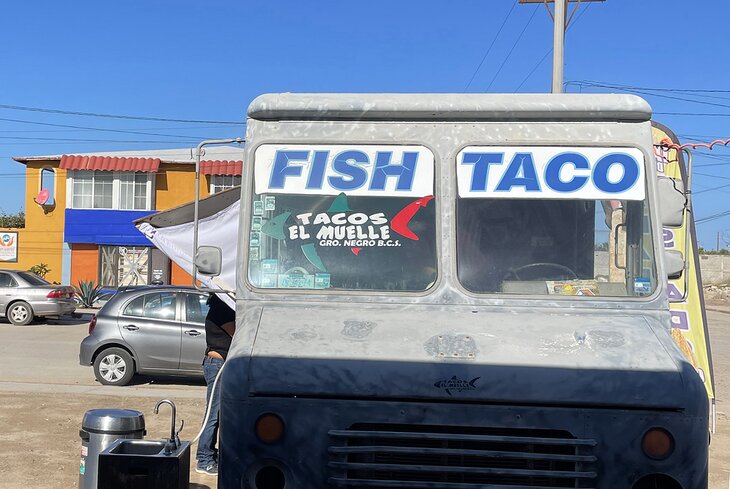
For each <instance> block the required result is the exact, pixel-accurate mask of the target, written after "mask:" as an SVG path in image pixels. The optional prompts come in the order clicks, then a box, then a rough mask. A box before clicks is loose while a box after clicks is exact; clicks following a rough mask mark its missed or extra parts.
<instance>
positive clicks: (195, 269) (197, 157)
mask: <svg viewBox="0 0 730 489" xmlns="http://www.w3.org/2000/svg"><path fill="white" fill-rule="evenodd" d="M243 142H244V139H243V138H235V139H209V140H207V141H201V142H200V144H198V146H197V147H196V148H195V201H194V203H193V254H192V255H191V256H192V258H193V287H196V288H197V286H198V285H197V284H198V267H197V265H196V264H195V257H196V255H197V254H198V204H199V203H200V155H201V153H202V152H203V146H208V145H211V144H230V143H237V144H243Z"/></svg>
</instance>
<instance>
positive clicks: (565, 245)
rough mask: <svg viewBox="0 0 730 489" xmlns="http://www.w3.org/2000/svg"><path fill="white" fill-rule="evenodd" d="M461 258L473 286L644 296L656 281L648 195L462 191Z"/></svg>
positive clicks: (462, 273)
mask: <svg viewBox="0 0 730 489" xmlns="http://www.w3.org/2000/svg"><path fill="white" fill-rule="evenodd" d="M457 265H458V276H459V280H460V281H461V283H462V285H463V286H464V287H465V288H466V289H467V290H469V291H471V292H475V293H507V294H523V295H542V294H551V295H552V294H555V295H575V296H595V295H600V296H646V295H650V294H651V293H652V292H653V291H654V289H655V287H656V272H655V270H656V267H655V264H654V252H653V246H652V239H651V226H650V224H649V218H648V210H647V205H646V202H645V200H632V201H620V200H549V199H494V198H487V199H478V198H469V199H465V198H460V199H459V201H458V205H457Z"/></svg>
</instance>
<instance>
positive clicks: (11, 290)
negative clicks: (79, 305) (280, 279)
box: [0, 270, 76, 326]
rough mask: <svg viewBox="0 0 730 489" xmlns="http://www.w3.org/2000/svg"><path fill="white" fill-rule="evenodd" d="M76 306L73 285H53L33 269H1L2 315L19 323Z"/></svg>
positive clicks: (0, 296) (69, 309)
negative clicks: (34, 272) (26, 270)
mask: <svg viewBox="0 0 730 489" xmlns="http://www.w3.org/2000/svg"><path fill="white" fill-rule="evenodd" d="M75 310H76V303H75V302H74V289H73V287H68V286H62V285H53V284H51V283H49V282H48V281H47V280H45V279H43V278H41V277H39V276H38V275H35V274H33V273H30V272H22V271H18V270H0V315H2V316H4V317H6V318H7V319H8V320H9V321H10V322H11V323H13V324H15V325H16V326H24V325H26V324H28V323H30V322H31V321H32V320H33V318H34V317H38V316H42V317H45V316H63V315H64V314H71V313H72V312H74V311H75Z"/></svg>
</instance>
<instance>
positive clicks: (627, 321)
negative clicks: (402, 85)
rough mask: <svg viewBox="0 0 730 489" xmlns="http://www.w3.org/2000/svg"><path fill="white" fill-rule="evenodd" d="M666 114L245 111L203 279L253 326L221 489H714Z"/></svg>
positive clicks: (446, 98) (296, 100) (628, 99)
mask: <svg viewBox="0 0 730 489" xmlns="http://www.w3.org/2000/svg"><path fill="white" fill-rule="evenodd" d="M650 119H651V109H650V107H649V106H648V104H647V103H646V102H645V101H643V100H642V99H640V98H638V97H634V96H628V95H596V94H590V95H577V94H570V95H569V94H560V95H554V94H551V95H498V94H483V95H482V94H479V95H463V94H434V95H427V94H418V95H415V94H409V95H406V94H269V95H263V96H260V97H258V98H257V99H256V100H254V101H253V103H252V104H251V105H250V107H249V111H248V119H247V129H246V151H245V159H244V170H243V180H242V181H243V183H242V185H241V189H240V190H233V191H229V192H227V193H224V194H221V195H216V196H213V197H211V198H210V199H208V200H204V201H202V202H201V204H200V222H199V224H200V235H199V243H198V244H199V245H200V248H199V249H198V254H197V256H198V258H197V262H196V263H197V268H196V271H195V274H196V277H197V278H200V279H202V280H203V282H204V283H205V284H207V286H208V287H223V288H228V289H230V290H233V289H235V307H236V314H237V330H236V334H235V337H234V340H233V345H232V349H231V352H230V355H229V357H228V360H227V362H226V365H225V368H224V370H223V372H222V374H221V378H220V379H219V382H220V385H221V389H222V405H221V426H220V450H221V451H220V475H219V486H218V487H221V488H224V489H234V488H235V489H239V488H247V489H248V488H251V489H284V488H286V489H292V488H296V489H322V488H326V487H343V488H422V489H427V488H429V489H476V488H489V489H526V488H540V489H548V488H550V489H553V488H562V487H571V488H600V489H624V488H626V489H705V488H707V461H708V438H709V437H708V423H709V414H708V413H709V408H708V406H709V403H708V395H707V392H706V389H705V385H704V384H703V380H702V379H701V377H700V376H699V375H698V374H697V370H696V368H695V367H694V366H693V365H692V363H691V362H690V361H688V359H687V358H686V357H685V355H683V353H682V351H681V349H680V347H679V346H678V345H677V343H676V342H675V341H674V340H673V338H672V334H671V327H672V319H671V315H670V304H669V299H668V295H667V287H668V276H669V277H675V278H676V277H681V276H682V275H683V274H685V273H686V270H687V268H688V265H687V260H686V259H685V258H686V257H685V256H683V255H682V254H681V253H680V252H677V251H666V250H665V246H664V241H663V234H662V230H663V228H667V227H672V226H681V225H682V224H683V222H685V221H684V220H685V219H686V218H687V217H686V214H687V212H686V209H687V199H686V195H685V192H684V190H683V188H684V187H683V185H682V182H681V181H680V180H676V179H672V178H666V177H660V176H659V175H658V174H657V169H656V158H655V156H656V155H655V148H654V146H653V141H652V126H651V120H650ZM234 194H235V195H234ZM239 197H240V199H239ZM216 202H217V204H216ZM232 216H233V217H232ZM147 221H148V224H149V223H151V224H153V225H154V224H155V222H154V218H151V219H148V220H147ZM173 221H174V220H173ZM173 221H170V222H168V223H167V224H165V223H163V222H162V221H160V222H158V223H157V224H158V225H159V227H160V229H163V228H164V227H165V226H168V225H172V224H173V223H174V222H173ZM230 222H233V224H230ZM227 223H228V224H227ZM231 226H234V227H233V228H231ZM148 231H149V229H148ZM153 234H154V233H153V232H150V233H149V235H153ZM222 236H227V237H226V238H225V239H222V238H220V237H222ZM231 236H237V238H236V239H237V244H235V245H234V244H233V243H232V241H233V238H231ZM217 237H218V241H216V239H217ZM188 242H189V241H188ZM188 246H189V245H188ZM179 247H184V246H183V245H182V244H181V245H179ZM226 247H228V250H229V251H228V253H226V251H225V250H226ZM231 247H232V248H233V250H234V251H233V252H231V251H230V249H231ZM236 248H237V254H236V252H235V250H236ZM181 249H182V248H181ZM189 254H190V253H189ZM231 255H233V257H236V256H237V258H235V259H234V258H233V257H232V256H231ZM189 268H192V265H190V266H189ZM213 277H215V278H213ZM225 284H228V285H227V287H226V285H225ZM230 302H231V303H233V300H231V301H230ZM699 346H702V347H704V345H698V347H699Z"/></svg>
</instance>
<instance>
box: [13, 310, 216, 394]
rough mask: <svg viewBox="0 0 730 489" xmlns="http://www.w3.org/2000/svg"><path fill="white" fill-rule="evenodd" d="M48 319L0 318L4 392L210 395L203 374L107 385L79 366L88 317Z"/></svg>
mask: <svg viewBox="0 0 730 489" xmlns="http://www.w3.org/2000/svg"><path fill="white" fill-rule="evenodd" d="M49 323H50V324H31V325H28V326H13V325H11V324H9V323H7V322H0V391H6V392H7V391H15V392H54V393H59V392H67V393H78V394H99V395H112V396H113V395H117V396H125V397H134V396H143V397H157V398H159V397H164V396H165V395H166V394H170V395H171V394H174V395H175V397H178V398H180V397H187V398H204V397H205V388H204V386H205V382H204V381H203V380H202V379H182V378H175V377H136V378H135V381H134V385H132V386H128V387H125V388H120V387H115V386H103V385H101V384H99V383H98V382H97V381H96V380H95V379H94V372H93V371H92V369H91V367H83V366H81V365H79V344H80V343H81V340H82V339H83V338H84V337H85V336H86V335H87V332H88V317H82V318H81V319H76V320H71V319H66V320H63V321H49Z"/></svg>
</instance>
